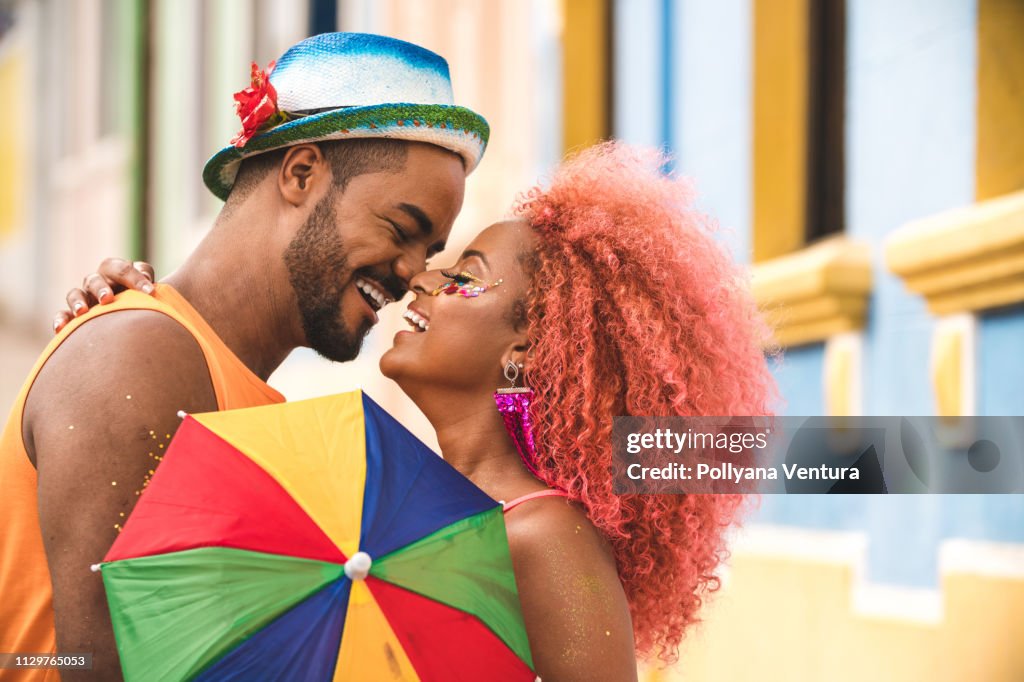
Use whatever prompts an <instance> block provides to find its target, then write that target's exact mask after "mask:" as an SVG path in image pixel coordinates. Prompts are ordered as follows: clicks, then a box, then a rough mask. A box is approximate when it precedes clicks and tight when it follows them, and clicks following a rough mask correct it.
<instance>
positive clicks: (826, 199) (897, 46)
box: [0, 0, 1024, 681]
mask: <svg viewBox="0 0 1024 682" xmlns="http://www.w3.org/2000/svg"><path fill="white" fill-rule="evenodd" d="M333 30H352V31H368V32H374V33H383V34H387V35H391V36H395V37H399V38H403V39H405V40H410V41H413V42H415V43H418V44H421V45H423V46H425V47H428V48H430V49H432V50H434V51H436V52H439V53H440V54H442V55H443V56H444V57H446V58H447V59H448V61H449V63H450V65H451V71H452V78H453V83H454V86H455V92H456V100H457V101H458V102H459V103H461V104H464V105H466V106H469V107H471V108H473V109H475V110H476V111H479V112H480V113H482V114H483V115H484V116H485V117H486V118H487V119H488V121H489V122H490V123H491V126H492V139H491V143H490V146H489V148H488V151H487V154H486V156H485V158H484V161H483V163H482V165H481V166H480V168H479V169H478V170H477V171H476V172H475V173H474V174H473V175H472V176H471V177H470V178H469V181H468V185H467V198H466V203H465V208H464V209H463V212H462V214H461V216H460V218H459V220H458V222H457V223H456V227H455V231H454V232H453V234H452V238H451V240H450V242H449V243H450V244H451V246H452V248H451V249H449V251H450V252H457V251H458V249H459V248H460V247H461V246H462V245H463V244H464V243H465V242H466V241H468V239H469V238H470V237H472V235H473V234H475V232H476V231H477V230H479V229H480V228H481V227H483V226H485V225H487V224H489V223H490V222H493V221H495V220H497V219H499V218H501V217H502V216H503V215H505V213H506V211H507V210H508V208H509V206H510V204H511V202H512V200H513V198H514V197H515V194H516V192H517V191H521V190H523V189H524V188H526V187H528V186H529V185H530V184H531V183H533V182H534V181H536V180H537V179H538V178H542V177H543V176H544V174H545V172H546V171H547V170H548V169H550V168H551V167H552V165H553V164H554V163H556V162H557V161H558V159H559V158H561V157H562V156H563V154H564V153H565V152H566V151H568V150H572V149H576V148H579V147H581V146H584V145H587V144H590V143H592V142H593V141H595V140H598V139H601V138H605V137H610V136H614V137H619V138H623V139H625V140H628V141H631V142H636V143H643V144H648V145H654V146H661V147H665V148H667V149H669V150H671V151H672V152H673V154H674V156H675V161H674V166H675V171H677V172H679V173H682V174H684V175H688V176H692V177H693V178H694V180H695V183H696V187H697V189H698V191H699V201H700V205H701V207H702V208H703V209H704V210H706V211H707V212H709V213H711V214H712V215H714V216H716V217H717V219H718V221H719V222H720V224H721V226H722V228H723V230H722V239H723V242H724V243H725V244H726V246H727V247H728V248H729V249H731V251H732V253H733V254H734V257H735V258H736V259H738V260H740V261H742V262H744V263H749V264H750V267H751V274H752V282H753V287H754V291H755V294H756V296H757V299H758V301H759V303H760V304H761V305H762V307H763V309H764V310H765V313H766V314H767V315H769V316H770V317H771V319H772V321H773V323H774V325H775V328H776V330H777V340H778V342H779V344H780V345H781V347H782V348H783V350H784V353H783V355H782V357H781V360H780V361H779V362H778V363H777V365H776V367H775V372H776V375H777V377H778V380H779V383H780V385H781V387H782V393H783V396H784V398H785V404H784V405H782V406H780V410H781V411H782V412H784V413H786V414H791V415H819V414H833V415H853V414H864V415H931V414H937V415H948V416H956V415H972V414H978V415H1022V414H1024V305H1022V302H1024V39H1022V36H1024V2H1022V1H1021V0H887V1H885V2H882V1H880V0H846V2H843V1H842V0H486V1H485V0H416V1H412V0H205V1H204V0H0V101H2V102H3V107H2V110H0V111H2V116H3V118H4V125H3V126H2V127H0V343H2V352H0V403H2V404H3V405H4V406H7V405H10V404H11V403H12V402H13V400H14V397H15V394H16V393H17V390H18V388H19V386H20V384H21V382H22V379H23V377H24V376H25V374H26V373H27V372H28V370H29V369H30V367H31V365H32V363H33V362H34V360H35V357H36V355H37V354H38V353H39V351H40V350H41V348H42V346H43V345H44V344H45V342H46V341H47V339H48V337H49V336H50V320H51V319H52V315H53V313H54V311H55V310H56V309H57V308H58V307H60V306H62V305H63V298H64V294H65V292H66V291H67V289H68V288H70V287H71V286H74V285H76V284H77V283H79V282H80V281H81V279H82V277H83V276H84V275H85V274H87V273H89V272H91V271H92V270H93V269H95V267H96V266H97V264H98V263H99V262H100V260H101V259H102V258H103V257H105V256H108V255H122V256H131V257H134V258H142V259H145V260H148V261H150V262H152V263H154V264H155V266H156V269H157V273H158V275H166V274H168V273H169V272H171V271H172V270H173V269H174V268H175V267H176V266H177V265H178V263H180V262H181V260H182V259H183V257H184V256H185V254H187V253H188V252H189V251H190V250H191V249H192V248H193V246H194V245H195V244H196V243H197V242H198V240H199V239H200V238H201V237H202V235H203V234H204V232H205V230H206V229H207V228H208V226H209V225H210V224H211V223H212V221H213V219H214V217H215V216H216V214H217V211H218V209H219V202H218V201H217V200H216V199H214V197H213V196H212V195H210V194H209V193H208V192H207V191H206V190H205V188H204V186H203V184H202V182H201V179H200V171H201V169H202V166H203V163H204V162H205V160H206V159H207V158H208V157H209V156H210V155H211V154H212V153H213V152H215V151H216V150H218V149H219V148H220V147H222V146H224V145H225V144H226V143H227V140H228V139H229V138H230V137H231V136H232V135H233V134H234V133H235V132H236V130H237V129H238V127H239V123H238V120H237V118H236V117H235V115H234V110H233V106H232V101H231V94H232V93H233V92H235V91H236V90H239V89H241V88H242V87H244V86H245V85H247V83H248V73H249V62H250V61H252V60H255V61H257V62H259V63H260V65H261V66H262V65H265V64H266V63H267V62H268V61H270V60H271V59H274V58H276V57H278V56H279V55H280V54H281V53H282V52H283V51H284V50H285V49H286V48H287V47H288V46H289V45H291V44H292V43H294V42H296V41H298V40H300V39H302V38H304V37H306V36H308V35H310V34H314V33H319V32H324V31H333ZM442 260H443V258H442ZM386 313H387V314H386V315H384V316H383V318H384V319H383V322H382V324H380V325H379V326H378V328H377V329H376V330H375V331H374V332H373V333H372V334H371V336H370V337H369V339H368V341H367V344H366V346H365V350H364V353H363V355H362V356H361V357H360V359H359V361H357V362H354V363H348V364H344V365H331V364H330V363H327V362H325V361H322V360H320V359H318V358H317V357H316V356H315V355H313V354H312V353H311V352H308V351H305V350H299V351H296V352H295V353H294V354H293V355H292V357H290V358H289V359H288V361H287V362H286V363H285V365H284V366H282V368H281V369H280V370H279V371H278V372H277V373H276V374H275V375H274V376H273V378H272V379H271V383H272V384H273V385H274V386H275V387H276V388H278V389H279V390H281V391H282V392H284V393H285V394H286V395H287V396H288V397H289V398H290V399H298V398H303V397H310V396H314V395H320V394H324V393H329V392H336V391H341V390H345V389H349V388H352V387H356V386H362V387H364V388H366V389H367V390H368V392H369V393H370V394H371V395H373V396H374V397H375V398H377V399H378V400H379V401H380V402H382V403H383V404H384V405H386V406H387V407H388V408H389V409H390V410H392V411H393V412H394V413H396V414H397V415H399V416H400V417H401V418H402V419H403V420H404V421H406V422H407V423H408V424H410V425H411V426H412V427H413V429H414V430H416V431H417V433H418V434H419V435H420V436H421V437H422V438H423V439H424V440H425V441H427V442H428V443H432V444H433V443H434V440H433V437H432V435H431V434H430V432H429V428H427V426H426V424H425V422H424V421H423V420H422V417H421V416H420V415H419V414H418V413H417V412H416V410H415V408H413V407H412V406H411V405H410V404H408V403H407V402H406V401H405V400H404V398H403V397H402V396H401V395H400V394H399V393H398V391H397V389H396V388H395V386H394V385H393V384H390V383H389V382H387V381H385V380H383V379H382V378H380V377H379V376H378V374H377V359H378V358H379V356H380V354H381V353H382V352H383V351H384V350H386V348H387V346H388V345H389V343H390V339H391V336H392V335H393V333H394V330H395V329H396V328H397V327H399V326H401V325H402V323H401V321H400V320H399V314H400V313H401V308H400V307H398V306H395V307H393V308H391V309H388V310H386ZM112 361H113V360H112ZM1022 642H1024V498H1022V496H1020V495H990V496H982V495H973V496H968V495H958V496H954V495H945V496H932V495H917V496H888V497H887V496H835V497H831V496H799V497H768V498H765V499H764V500H763V501H762V503H761V504H760V507H759V509H757V510H756V511H755V512H753V514H752V515H751V518H750V519H749V521H748V523H747V524H746V525H745V527H744V529H743V530H742V531H740V532H738V533H737V535H736V538H735V542H734V544H733V551H732V557H731V559H730V562H729V565H728V567H727V568H726V570H725V575H724V587H723V589H722V590H721V592H719V593H718V595H717V596H715V597H714V598H713V599H711V600H710V602H709V606H708V608H707V609H706V612H705V622H704V623H703V624H702V625H701V626H699V627H698V628H696V629H695V630H693V631H692V633H691V634H690V635H689V636H688V637H687V640H686V642H685V643H684V646H683V650H682V652H681V661H680V663H679V664H678V665H677V666H675V667H673V668H671V669H669V670H652V671H648V672H646V673H645V675H647V677H648V679H650V680H655V679H656V680H675V679H681V680H744V679H771V680H775V679H785V680H860V679H873V680H905V679H929V680H965V679H970V680H1017V681H1019V680H1022V679H1024V647H1022V646H1021V643H1022Z"/></svg>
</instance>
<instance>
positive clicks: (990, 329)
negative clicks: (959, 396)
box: [976, 305, 1024, 415]
mask: <svg viewBox="0 0 1024 682" xmlns="http://www.w3.org/2000/svg"><path fill="white" fill-rule="evenodd" d="M976 351H977V354H978V360H977V361H978V365H977V366H978V373H977V382H978V383H977V396H978V409H977V412H978V414H1001V415H1024V306H1021V305H1018V306H1013V307H1011V308H1003V309H1002V310H995V311H991V312H988V313H986V314H984V315H981V316H979V318H978V340H977V349H976Z"/></svg>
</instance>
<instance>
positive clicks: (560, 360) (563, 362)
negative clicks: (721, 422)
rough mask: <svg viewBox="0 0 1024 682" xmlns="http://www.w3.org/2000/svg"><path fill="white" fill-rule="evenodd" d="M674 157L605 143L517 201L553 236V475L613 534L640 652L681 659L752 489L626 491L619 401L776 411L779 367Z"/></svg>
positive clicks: (631, 406)
mask: <svg viewBox="0 0 1024 682" xmlns="http://www.w3.org/2000/svg"><path fill="white" fill-rule="evenodd" d="M665 161H666V158H665V157H664V156H663V155H661V154H659V153H658V152H656V151H653V150H651V151H647V150H640V149H637V148H635V147H631V146H629V145H626V144H623V143H619V142H606V143H603V144H600V145H597V146H594V147H591V148H589V149H587V150H585V151H583V152H582V153H580V154H578V155H577V156H575V157H573V158H570V159H569V160H567V161H566V162H565V163H564V164H563V165H562V166H561V167H560V168H559V169H558V170H557V171H556V173H555V175H554V177H553V179H552V181H551V184H550V186H549V187H548V188H546V189H544V188H540V187H537V188H534V189H533V190H531V191H529V192H527V193H526V194H524V195H522V196H521V197H520V198H519V200H518V201H517V203H516V206H515V209H514V212H515V214H516V215H517V216H520V217H522V218H525V219H526V220H527V221H528V222H530V224H531V225H532V227H533V228H534V230H535V231H536V233H537V234H538V236H539V240H538V248H537V253H536V254H535V256H534V257H533V258H532V259H531V260H532V261H533V263H532V265H533V267H534V275H533V286H532V288H531V292H530V298H529V301H528V303H527V306H526V320H527V325H528V336H529V340H530V344H531V354H530V365H529V381H530V384H531V386H532V387H533V389H534V391H535V392H536V396H537V398H536V400H535V402H534V406H533V408H532V412H531V416H532V418H533V422H534V428H535V438H536V442H537V451H538V455H539V457H538V465H539V471H540V475H541V477H542V478H543V479H544V481H545V482H546V483H548V484H549V485H551V486H555V487H558V488H562V489H564V490H566V491H569V493H570V494H571V495H572V496H573V497H574V498H576V499H578V500H579V501H580V503H581V504H582V505H583V506H584V508H585V509H586V512H587V515H588V516H589V518H590V520H591V521H592V522H593V523H594V525H595V526H596V527H597V528H598V529H599V530H600V531H601V532H602V533H603V534H604V535H605V537H607V539H608V541H609V542H610V543H611V546H612V548H613V550H614V553H615V557H616V560H617V563H618V570H619V577H620V579H621V580H622V585H623V587H624V589H625V593H626V596H627V598H628V600H629V604H630V609H631V611H632V616H633V626H634V633H635V637H636V647H637V652H638V653H639V654H640V655H641V656H644V657H652V656H658V657H659V658H661V659H663V660H665V661H672V660H675V658H676V657H677V651H678V645H679V643H680V641H681V640H682V638H683V634H684V631H685V630H686V628H687V627H688V626H689V625H691V624H692V623H694V622H696V621H697V613H698V610H699V609H700V606H701V603H702V601H703V599H704V598H705V596H706V595H707V593H709V592H712V591H714V590H716V589H718V586H719V583H718V579H717V577H716V575H715V571H716V568H717V566H718V564H719V562H720V561H721V559H722V558H723V556H724V554H725V547H724V537H723V536H724V533H725V531H726V529H727V528H728V526H729V525H730V524H731V523H733V522H734V520H735V519H736V517H737V514H738V511H739V507H740V504H741V501H742V498H741V497H740V496H738V495H733V496H728V495H616V494H614V493H613V492H612V475H611V467H612V453H611V442H612V417H614V416H617V415H659V416H664V415H669V416H673V415H679V416H688V415H689V416H693V415H708V416H720V415H721V416H724V415H764V414H769V412H770V409H771V405H772V404H773V401H774V396H775V383H774V380H773V378H772V375H771V373H770V371H769V368H768V365H767V362H766V359H765V355H764V353H763V351H762V347H763V342H764V340H765V331H766V327H765V326H764V325H763V323H762V322H761V318H760V317H759V315H758V313H757V310H756V307H755V305H754V302H753V299H752V297H751V296H750V293H749V291H748V287H747V284H746V277H745V275H744V271H743V268H742V267H740V266H738V265H737V264H735V263H734V262H733V261H732V260H731V258H730V256H729V254H728V253H727V252H726V251H725V249H723V248H722V246H721V245H720V244H719V243H718V242H716V240H715V238H714V237H713V234H712V232H713V230H714V225H713V224H712V223H711V221H710V220H709V219H708V218H706V217H705V216H703V215H701V214H700V213H698V212H697V211H696V210H694V208H693V206H692V199H693V196H692V192H691V191H690V189H689V187H688V185H686V184H685V183H683V182H682V181H679V180H676V179H673V178H672V177H669V176H666V175H665V174H664V173H662V171H661V169H662V168H663V167H664V164H665Z"/></svg>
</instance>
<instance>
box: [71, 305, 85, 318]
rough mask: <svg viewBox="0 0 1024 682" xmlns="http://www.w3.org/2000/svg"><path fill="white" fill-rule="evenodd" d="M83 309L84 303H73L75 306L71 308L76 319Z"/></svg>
mask: <svg viewBox="0 0 1024 682" xmlns="http://www.w3.org/2000/svg"><path fill="white" fill-rule="evenodd" d="M84 309H85V304H84V303H82V302H81V301H75V306H74V307H73V308H72V311H73V312H74V313H75V317H78V316H79V315H81V314H82V313H83V312H84Z"/></svg>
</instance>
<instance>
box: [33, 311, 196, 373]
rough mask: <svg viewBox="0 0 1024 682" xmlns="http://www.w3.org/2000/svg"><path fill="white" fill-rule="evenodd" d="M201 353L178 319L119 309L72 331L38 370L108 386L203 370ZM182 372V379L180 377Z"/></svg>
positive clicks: (190, 334) (189, 333) (159, 314)
mask: <svg viewBox="0 0 1024 682" xmlns="http://www.w3.org/2000/svg"><path fill="white" fill-rule="evenodd" d="M205 366H206V360H205V356H204V354H203V351H202V348H201V346H200V344H199V342H198V341H197V340H196V338H195V337H194V336H193V335H192V333H191V332H190V331H189V330H188V329H186V328H185V327H184V326H183V325H182V324H181V323H180V322H178V321H177V320H175V319H173V318H171V317H169V316H168V315H165V314H164V313H161V312H158V311H155V310H119V311H115V312H112V313H107V314H105V315H100V316H98V317H96V318H95V319H92V320H89V321H88V322H87V323H85V324H83V325H82V326H81V327H79V328H78V329H75V330H74V332H72V333H71V334H70V335H69V336H68V338H67V339H65V340H64V342H63V343H61V345H60V346H59V347H58V348H57V349H56V350H54V352H53V354H52V355H51V356H50V357H49V358H48V359H47V361H46V364H45V365H44V366H43V368H42V370H41V371H40V377H39V378H40V379H42V378H43V377H42V375H43V374H45V373H47V372H49V373H53V372H54V371H58V372H61V373H62V375H63V377H64V380H67V379H72V377H74V376H81V377H88V380H89V381H91V382H100V383H103V382H107V381H111V380H118V379H119V378H130V377H132V376H137V377H143V376H167V377H174V376H178V377H180V378H181V379H185V380H187V378H188V377H189V376H190V370H193V371H196V370H200V369H203V368H205ZM182 372H184V374H181V373H182Z"/></svg>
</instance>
